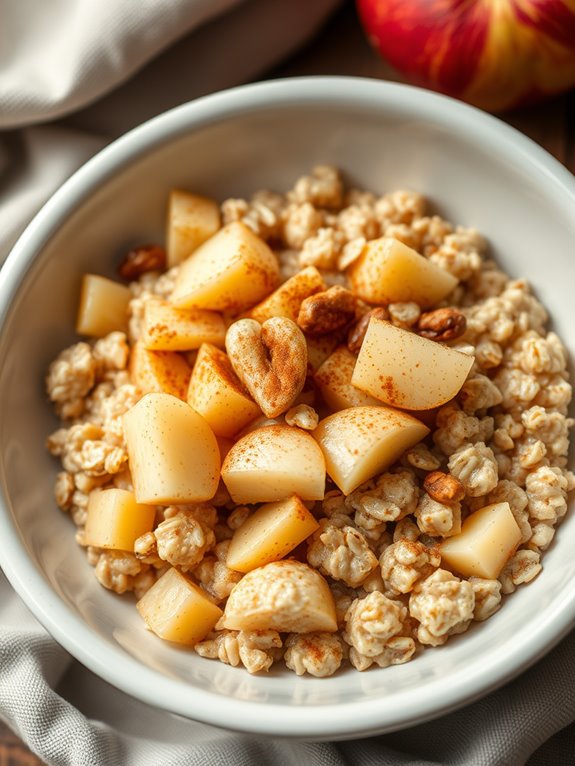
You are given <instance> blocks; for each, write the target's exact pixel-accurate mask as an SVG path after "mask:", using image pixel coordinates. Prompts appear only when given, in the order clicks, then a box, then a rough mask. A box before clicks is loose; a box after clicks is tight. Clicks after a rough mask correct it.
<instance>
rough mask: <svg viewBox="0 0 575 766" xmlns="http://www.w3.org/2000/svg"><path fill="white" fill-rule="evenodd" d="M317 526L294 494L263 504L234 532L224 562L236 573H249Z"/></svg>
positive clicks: (279, 556) (290, 549)
mask: <svg viewBox="0 0 575 766" xmlns="http://www.w3.org/2000/svg"><path fill="white" fill-rule="evenodd" d="M318 527H319V524H318V523H317V521H316V520H315V518H314V516H313V515H312V514H311V513H310V512H309V511H308V509H307V508H306V507H305V505H304V504H303V503H302V501H301V500H300V499H299V497H298V496H297V495H292V497H289V498H288V499H287V500H280V501H279V502H277V503H266V504H265V505H262V506H260V507H259V508H258V509H257V511H256V512H255V513H254V514H253V515H252V516H250V517H249V518H248V519H247V520H246V521H244V523H243V524H242V525H241V527H239V528H238V529H236V531H235V532H234V536H233V537H232V540H231V543H230V547H229V549H228V555H227V556H226V565H227V566H228V567H230V569H235V570H236V571H237V572H249V571H250V570H251V569H255V568H256V567H261V566H263V565H264V564H269V562H270V561H277V560H278V559H282V558H283V557H284V556H287V554H288V553H289V552H290V551H293V549H294V548H295V547H296V546H298V545H299V544H300V543H301V542H303V541H304V540H305V539H306V538H307V537H309V536H310V535H311V534H312V533H313V532H315V530H316V529H318Z"/></svg>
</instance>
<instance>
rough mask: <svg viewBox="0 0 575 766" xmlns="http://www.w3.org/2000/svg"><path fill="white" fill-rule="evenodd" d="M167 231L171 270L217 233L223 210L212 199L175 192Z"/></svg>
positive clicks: (172, 197) (168, 256) (169, 205)
mask: <svg viewBox="0 0 575 766" xmlns="http://www.w3.org/2000/svg"><path fill="white" fill-rule="evenodd" d="M166 228H167V230H166V251H167V262H168V268H171V267H172V266H176V265H177V264H178V263H181V262H182V261H183V260H185V259H186V258H187V257H188V256H189V255H190V253H192V252H193V251H194V250H196V248H198V247H199V246H200V245H201V244H202V243H203V242H205V241H206V240H207V239H209V238H210V237H211V236H212V235H213V234H215V233H216V231H217V230H218V229H219V228H220V208H219V206H218V204H217V202H214V200H212V199H208V198H207V197H201V196H200V195H199V194H190V192H186V191H182V190H181V189H173V190H172V191H171V192H170V198H169V202H168V221H167V227H166Z"/></svg>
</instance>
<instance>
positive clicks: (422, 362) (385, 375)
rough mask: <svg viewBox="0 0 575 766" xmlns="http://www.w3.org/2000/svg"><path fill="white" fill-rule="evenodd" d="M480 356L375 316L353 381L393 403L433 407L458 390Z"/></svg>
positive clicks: (415, 407) (360, 354)
mask: <svg viewBox="0 0 575 766" xmlns="http://www.w3.org/2000/svg"><path fill="white" fill-rule="evenodd" d="M473 362H474V358H473V356H470V355H469V354H463V353H461V351H456V350H455V349H453V348H449V346H444V345H443V344H442V343H437V342H436V341H434V340H428V339H427V338H422V337H421V336H419V335H416V334H415V333H413V332H410V331H409V330H403V329H402V328H401V327H395V326H394V325H392V324H391V322H386V321H385V320H382V319H377V318H372V319H371V320H370V323H369V326H368V328H367V332H366V334H365V339H364V341H363V345H362V347H361V349H360V352H359V356H358V357H357V362H356V365H355V369H354V372H353V375H352V378H351V382H352V384H353V385H354V386H355V387H356V388H359V389H361V390H362V391H365V392H366V393H367V394H371V396H375V397H376V398H377V399H380V400H381V401H382V402H385V403H386V404H390V405H391V406H393V407H401V408H403V409H407V410H430V409H432V408H433V407H439V406H440V405H442V404H445V402H448V401H449V400H450V399H453V397H454V396H455V395H456V394H457V392H458V391H459V389H460V388H461V386H462V385H463V384H464V383H465V379H466V378H467V375H468V373H469V371H470V370H471V368H472V367H473Z"/></svg>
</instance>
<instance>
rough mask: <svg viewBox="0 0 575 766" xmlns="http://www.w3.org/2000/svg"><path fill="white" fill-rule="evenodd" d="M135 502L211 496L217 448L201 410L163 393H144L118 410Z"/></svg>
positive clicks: (182, 500) (217, 476)
mask: <svg viewBox="0 0 575 766" xmlns="http://www.w3.org/2000/svg"><path fill="white" fill-rule="evenodd" d="M124 435H125V437H126V444H127V447H128V457H129V460H130V469H131V471H132V479H133V482H134V494H135V495H136V500H137V502H138V503H154V504H163V505H167V504H169V503H200V502H203V501H205V500H211V498H212V497H213V496H214V495H215V493H216V490H217V488H218V483H219V479H220V451H219V448H218V443H217V441H216V437H215V436H214V433H213V431H212V429H211V428H210V427H209V425H208V424H207V423H206V421H205V420H204V418H203V417H202V416H201V415H198V413H197V412H194V410H193V409H192V408H191V407H190V405H189V404H186V402H182V401H181V400H180V399H177V398H176V397H175V396H170V395H169V394H146V395H145V396H144V397H142V398H141V399H140V401H139V402H137V403H136V404H135V405H134V406H133V407H132V408H131V409H130V410H128V412H126V414H125V415H124Z"/></svg>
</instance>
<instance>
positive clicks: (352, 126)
mask: <svg viewBox="0 0 575 766" xmlns="http://www.w3.org/2000/svg"><path fill="white" fill-rule="evenodd" d="M317 163H334V164H336V165H339V166H340V167H341V168H342V169H343V170H344V172H345V174H346V176H347V177H348V178H349V179H350V180H352V181H353V182H355V183H356V184H358V185H360V186H363V187H366V188H370V189H373V190H375V191H380V192H383V191H385V190H393V189H396V188H401V187H408V188H413V189H417V190H420V191H421V192H423V193H424V194H426V195H428V196H429V198H430V199H431V201H432V203H433V204H434V206H435V207H436V208H437V210H438V211H439V212H440V213H441V214H443V215H445V216H446V217H447V218H448V219H450V220H452V221H454V222H456V223H461V224H465V225H474V226H477V227H478V228H479V229H480V231H482V232H483V233H485V234H486V235H487V236H488V237H489V239H490V240H491V242H492V245H493V252H494V255H495V256H496V258H497V259H498V260H499V261H500V263H501V264H502V265H503V267H504V268H505V269H506V270H508V272H509V273H510V274H512V275H516V276H523V275H524V276H526V277H528V279H529V280H530V281H531V282H532V283H533V284H534V285H535V287H536V290H537V293H538V295H539V296H540V298H541V299H542V300H543V301H544V303H545V305H546V306H547V307H548V308H549V309H550V311H551V312H552V315H553V319H554V326H555V328H556V329H557V331H558V332H559V333H560V335H561V336H562V338H563V340H564V341H566V342H567V343H568V344H573V343H574V338H575V313H574V311H573V303H574V297H573V289H574V287H573V286H574V285H575V259H574V258H573V249H574V248H573V245H574V243H575V215H574V212H575V181H574V179H573V177H572V176H571V175H570V174H569V173H568V172H567V171H566V170H565V169H564V168H563V167H562V166H560V165H559V164H558V163H557V162H556V161H555V160H554V159H552V158H551V157H550V156H549V155H548V154H546V153H545V152H544V151H543V150H541V149H540V148H538V147H537V146H536V145H535V144H533V143H532V142H531V141H529V140H528V139H526V138H525V137H523V136H521V135H520V134H518V133H517V132H515V131H514V130H512V129H511V128H509V127H507V126H506V125H504V124H502V123H501V122H499V121H497V120H495V119H493V118H492V117H489V116H486V115H485V114H482V113H480V112H478V111H476V110H474V109H471V108H469V107H466V106H463V105H461V104H459V103H456V102H455V101H451V100H449V99H447V98H444V97H442V96H437V95H434V94H431V93H427V92H424V91H421V90H418V89H415V88H409V87H405V86H400V85H394V84H385V83H381V82H375V81H368V80H361V79H352V78H306V79H298V80H292V81H283V82H281V81H280V82H272V83H266V84H261V85H253V86H247V87H243V88H238V89H235V90H231V91H228V92H225V93H220V94H217V95H214V96H210V97H208V98H204V99H200V100H198V101H196V102H194V103H192V104H187V105H184V106H182V107H180V108H178V109H175V110H173V111H171V112H169V113H167V114H165V115H162V116H160V117H158V118H156V119H154V120H152V121H151V122H148V123H147V124H145V125H143V126H141V127H139V128H137V129H136V130H134V131H132V132H131V133H129V134H128V135H126V136H125V137H123V138H121V139H120V140H119V141H117V142H116V143H114V144H113V145H111V146H110V147H108V148H107V149H105V150H104V151H103V152H101V153H100V154H99V155H98V156H96V157H95V158H94V159H92V160H91V161H90V162H88V163H87V165H85V166H84V167H83V168H82V169H81V170H80V171H78V172H77V173H76V174H75V175H74V176H73V177H72V178H71V179H70V180H69V181H68V182H67V183H66V184H65V185H64V186H63V187H62V188H61V189H60V190H59V191H58V192H57V194H55V195H54V197H53V198H52V199H51V200H50V202H49V203H48V204H47V205H46V206H45V207H44V209H43V210H42V211H41V212H40V213H39V214H38V216H37V217H36V219H35V220H34V221H33V222H32V224H31V225H30V226H29V228H28V230H27V231H26V233H25V234H24V235H23V236H22V238H21V240H20V241H19V242H18V244H17V245H16V247H15V248H14V251H13V252H12V254H11V255H10V257H9V259H8V262H7V263H6V266H5V267H4V269H3V270H2V272H1V274H0V312H1V319H2V323H3V326H2V333H1V337H0V444H1V465H0V483H1V490H2V507H1V512H0V540H1V545H0V562H1V564H2V567H3V569H4V571H5V573H6V575H7V576H8V578H9V579H10V581H11V582H12V584H13V585H14V587H15V588H16V590H17V591H18V593H19V594H20V595H21V596H22V598H23V599H24V601H25V602H26V603H27V605H28V606H29V607H30V608H31V609H32V611H33V612H34V614H35V615H36V616H37V617H38V619H39V620H40V621H41V622H42V623H43V624H44V625H45V626H46V628H47V629H48V630H49V631H50V632H51V633H52V635H53V636H54V637H55V638H56V639H57V640H58V641H59V642H60V643H61V644H62V645H63V646H64V647H65V648H66V649H67V650H68V651H70V652H71V654H73V655H74V656H75V657H77V658H78V659H79V660H80V661H81V662H83V663H84V664H85V665H86V666H88V667H89V668H90V669H91V670H93V671H94V672H95V673H97V674H98V675H100V676H102V677H103V678H105V679H106V680H107V681H109V682H110V683H112V684H114V685H115V686H117V687H119V688H120V689H122V690H124V691H125V692H127V693H129V694H132V695H133V696H135V697H138V698H140V699H141V700H144V701H145V702H148V703H151V704H152V705H156V706H158V707H162V708H165V709H167V710H170V711H173V712H176V713H179V714H181V715H183V716H187V717H190V718H193V719H196V720H200V721H205V722H208V723H213V724H217V725H219V726H224V727H228V728H233V729H238V730H243V731H249V732H261V733H266V734H273V735H282V736H300V737H307V738H334V739H335V738H343V737H350V736H362V735H367V734H372V733H376V732H385V731H391V730H394V729H399V728H401V727H405V726H408V725H410V724H414V723H417V722H421V721H423V720H426V719H429V718H431V717H433V716H437V715H439V714H441V713H445V712H447V711H449V710H452V709H454V708H456V707H457V706H460V705H462V704H464V703H467V702H470V701H472V700H474V699H476V698H477V697H479V696H480V695H482V694H485V693H486V692H487V691H489V690H491V689H494V688H495V687H497V686H498V685H500V684H502V683H504V682H505V681H506V680H508V679H510V678H511V677H512V676H514V675H516V674H517V673H519V672H520V671H521V670H523V669H524V668H526V667H527V666H528V665H529V664H530V663H532V662H534V661H535V660H536V659H537V658H538V657H540V656H541V655H543V654H544V653H545V652H546V651H547V650H548V649H549V648H550V647H551V646H552V645H553V644H554V643H555V642H557V641H558V640H559V638H560V637H561V636H563V635H564V634H565V633H566V632H567V631H568V630H569V628H570V627H572V626H573V624H574V618H575V589H573V587H572V583H573V581H574V578H575V557H574V556H573V549H574V547H575V515H574V516H573V517H571V518H567V519H566V520H565V521H564V523H563V524H562V526H561V528H560V530H559V532H558V534H557V536H556V539H555V541H554V543H553V545H552V547H551V549H550V550H549V551H548V552H547V553H546V555H545V558H544V571H543V573H542V574H541V575H540V577H538V578H537V579H536V580H535V581H534V582H533V583H531V584H530V585H529V586H527V587H524V588H520V589H519V590H518V591H517V592H516V593H515V594H514V595H513V596H512V597H510V598H509V599H508V600H507V601H506V603H505V604H504V607H503V609H502V610H501V611H500V612H499V613H498V614H496V615H495V616H494V617H493V618H492V619H490V620H489V621H488V622H486V623H484V624H480V625H477V626H475V628H474V629H473V630H470V631H469V632H468V633H466V634H464V635H463V636H460V637H457V638H455V639H453V640H452V641H450V643H449V644H448V645H447V646H445V647H442V648H439V649H431V650H428V651H425V652H423V654H422V655H421V656H419V657H418V658H417V659H415V660H414V661H412V662H410V663H408V664H406V665H402V666H396V667H392V668H388V669H385V670H379V669H376V670H369V671H367V672H365V673H358V672H356V671H354V670H349V671H345V672H341V673H340V674H338V675H337V676H335V677H332V678H328V679H323V680H322V679H319V680H318V679H313V678H309V677H303V678H298V677H297V676H295V675H294V674H292V673H288V672H281V671H278V672H272V673H271V674H270V675H269V676H267V675H265V676H256V677H253V676H250V675H248V673H246V672H245V671H244V670H242V669H238V668H231V667H228V666H225V665H223V664H220V663H218V662H214V661H210V660H206V659H202V658H200V657H198V656H196V655H195V654H194V653H193V652H187V651H181V650H178V649H175V648H173V647H172V646H169V645H168V644H165V643H163V642H161V641H159V640H157V639H156V638H155V637H154V636H153V635H151V634H149V633H147V632H146V631H145V630H144V627H143V624H142V622H141V620H140V618H139V616H138V614H137V612H136V610H135V608H134V604H133V601H131V600H130V599H129V598H125V599H124V598H120V597H117V596H115V595H113V594H112V593H110V592H107V591H105V590H104V589H103V588H101V587H100V586H99V585H98V583H97V582H96V580H95V578H94V576H93V573H92V571H91V570H90V567H89V566H88V565H87V563H86V561H85V557H84V554H83V553H82V551H81V550H80V549H79V548H78V547H77V546H76V545H75V543H74V539H73V529H72V525H71V523H70V520H69V519H68V518H66V516H65V515H64V514H62V513H60V512H59V511H58V509H57V508H56V506H55V504H54V503H53V501H52V484H53V479H54V475H55V472H56V470H57V469H56V465H55V462H54V461H53V460H52V459H51V458H50V457H49V456H48V455H47V454H46V453H45V451H44V440H45V437H46V435H47V434H48V433H49V432H50V431H51V430H52V429H53V428H54V427H55V425H56V423H55V419H54V417H53V415H52V414H51V410H50V406H49V405H48V403H47V401H46V397H45V395H44V391H43V377H44V373H45V370H46V367H47V365H48V363H49V362H50V360H51V359H52V358H53V357H54V356H55V355H56V353H57V352H58V351H59V350H60V349H61V348H63V347H64V346H65V345H67V344H69V343H70V342H72V341H73V340H74V333H73V326H74V316H75V311H76V305H77V300H78V287H79V282H80V275H81V274H82V273H83V272H84V271H86V270H90V271H96V272H99V273H107V272H109V273H110V275H113V273H114V263H115V262H117V257H118V256H119V255H120V254H121V253H123V252H124V251H125V250H126V248H127V247H128V246H130V245H134V244H137V243H141V242H146V241H158V240H161V238H162V235H163V219H164V210H165V202H166V195H167V192H168V190H169V189H170V187H172V186H182V187H185V188H190V189H194V190H197V191H199V192H203V193H206V194H208V195H212V196H214V197H216V198H219V199H223V198H225V197H228V196H241V195H244V194H248V193H250V192H251V191H253V190H255V189H257V188H260V187H262V188H271V189H278V190H285V189H287V188H289V187H290V185H291V184H292V183H293V182H294V180H295V179H296V178H297V177H298V175H299V174H302V173H304V172H306V171H308V170H309V169H310V168H311V166H312V165H314V164H317ZM571 353H573V345H572V346H571Z"/></svg>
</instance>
